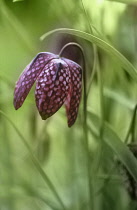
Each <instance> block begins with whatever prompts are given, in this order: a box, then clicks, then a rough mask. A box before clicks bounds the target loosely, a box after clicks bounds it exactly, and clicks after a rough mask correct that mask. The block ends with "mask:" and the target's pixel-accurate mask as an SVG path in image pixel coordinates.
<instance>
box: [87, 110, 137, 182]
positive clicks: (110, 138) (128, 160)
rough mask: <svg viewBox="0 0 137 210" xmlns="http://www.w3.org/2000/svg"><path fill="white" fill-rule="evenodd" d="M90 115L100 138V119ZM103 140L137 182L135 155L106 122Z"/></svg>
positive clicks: (89, 113) (92, 114)
mask: <svg viewBox="0 0 137 210" xmlns="http://www.w3.org/2000/svg"><path fill="white" fill-rule="evenodd" d="M88 115H89V116H90V118H91V120H92V124H93V125H94V127H95V132H96V134H97V136H99V129H98V127H99V124H100V118H99V117H98V116H97V115H96V114H94V113H93V112H91V111H88ZM103 140H104V141H105V142H106V144H107V145H108V146H109V147H110V148H111V149H112V150H113V151H114V152H115V154H116V155H117V157H118V158H119V160H121V162H122V163H123V164H124V165H125V167H126V168H127V170H128V171H129V172H130V174H131V175H132V176H133V178H134V179H135V181H137V160H136V158H135V157H134V156H133V154H132V153H131V152H130V151H129V149H128V148H127V146H126V145H125V144H124V143H123V142H122V141H121V139H120V138H119V137H118V136H117V134H116V133H115V131H114V130H113V129H112V128H111V126H110V125H109V124H108V123H106V122H104V130H103Z"/></svg>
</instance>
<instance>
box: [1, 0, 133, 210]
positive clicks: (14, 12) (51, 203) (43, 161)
mask: <svg viewBox="0 0 137 210" xmlns="http://www.w3.org/2000/svg"><path fill="white" fill-rule="evenodd" d="M92 27H93V28H92ZM57 28H72V29H77V30H81V31H84V32H87V33H93V34H94V35H95V36H97V37H99V38H101V39H103V40H104V41H105V42H106V43H109V44H111V45H112V46H114V47H115V48H116V49H117V50H118V51H119V52H121V53H122V54H123V55H124V56H125V57H126V58H127V59H128V60H129V61H130V62H131V63H132V64H133V65H134V67H135V68H136V67H137V2H136V1H132V0H131V1H128V0H127V1H126V0H125V1H124V0H123V1H121V2H118V1H117V2H115V1H105V0H92V1H91V0H75V1H74V0H69V1H67V0H59V1H57V0H50V1H48V0H39V1H38V0H23V1H12V0H5V1H4V0H1V1H0V110H1V111H3V112H4V113H5V114H6V115H7V116H8V117H9V119H10V120H11V121H12V122H13V123H14V125H15V127H16V128H17V129H18V130H19V131H20V132H21V133H22V135H23V136H24V138H25V140H26V141H27V142H28V144H29V145H30V147H31V149H32V153H33V154H34V156H35V157H36V158H37V160H38V161H39V163H40V165H41V167H42V168H43V170H44V171H45V173H46V174H47V176H48V177H49V179H50V180H51V182H52V184H53V185H54V187H53V188H54V190H56V191H57V193H58V195H59V197H60V199H61V201H62V202H63V204H64V205H61V203H60V202H59V201H58V199H57V196H56V195H55V193H54V192H53V191H54V190H52V189H51V188H50V187H49V183H48V182H46V180H44V179H43V178H42V176H41V174H40V173H39V170H38V168H37V167H35V164H34V163H33V161H32V158H31V154H30V152H29V151H28V150H27V148H26V146H25V145H24V144H23V142H22V139H21V137H20V136H19V135H18V133H17V131H16V129H15V128H14V127H13V126H12V125H11V123H10V122H9V120H7V119H6V118H5V117H4V116H3V115H2V114H0V210H32V209H33V210H51V209H56V210H58V209H68V210H69V209H70V210H72V209H75V210H80V209H81V210H82V209H91V210H104V209H105V210H110V209H111V210H130V209H132V210H134V209H136V208H137V203H136V200H133V199H132V198H131V197H130V196H129V194H128V192H127V191H126V188H125V185H127V182H126V183H125V177H124V175H122V176H121V175H120V173H119V170H118V166H117V164H116V159H117V158H118V157H117V154H116V153H114V151H113V150H112V149H111V148H110V147H109V146H108V144H106V142H104V141H103V140H102V138H98V137H97V136H96V135H94V132H92V131H91V132H90V131H89V133H88V137H89V158H90V161H89V162H90V170H91V177H90V179H91V194H92V197H91V198H90V199H91V203H92V206H90V205H89V193H88V187H89V186H88V184H87V180H88V177H87V165H86V152H85V147H84V143H83V142H84V137H83V125H82V122H83V102H82V101H81V105H80V108H79V114H78V119H77V121H76V123H75V124H74V126H73V127H72V128H68V127H67V120H66V115H65V109H64V107H62V108H61V109H60V110H59V111H58V112H57V113H56V114H55V115H54V116H52V117H51V118H50V119H48V120H46V121H42V120H41V117H40V116H39V114H38V111H37V109H36V105H35V99H34V88H35V87H33V88H32V90H31V92H30V94H29V96H28V97H27V99H26V100H25V102H24V104H23V106H22V107H21V108H20V109H19V110H18V111H16V110H15V109H14V107H13V93H14V86H15V82H16V81H17V79H18V77H19V75H20V74H21V72H22V71H23V69H24V68H25V67H26V65H27V64H28V63H29V62H30V61H31V60H32V59H33V57H34V56H36V54H37V53H39V52H41V51H46V52H47V51H50V52H53V53H59V51H60V49H61V48H62V46H63V45H64V44H65V43H67V42H70V41H75V42H78V43H79V44H81V46H82V47H83V49H84V53H85V57H86V72H87V85H88V87H90V88H89V92H88V98H87V103H88V109H89V110H92V112H93V113H95V114H97V115H98V116H101V114H102V110H103V117H104V120H105V121H107V122H108V124H110V125H111V126H112V128H113V129H114V131H115V132H116V134H117V135H118V136H119V137H120V139H121V140H122V141H123V142H124V141H125V137H126V135H127V132H128V128H129V124H130V121H131V118H132V113H133V109H134V107H135V105H136V101H137V91H136V90H137V83H136V81H135V80H134V79H133V78H131V77H130V75H129V74H127V72H126V71H125V69H124V68H123V67H121V65H120V64H119V62H118V61H117V60H116V59H115V57H113V56H111V55H110V54H109V52H108V53H107V54H106V52H105V51H104V50H102V49H100V48H98V47H96V46H95V45H93V44H92V43H91V42H88V41H86V40H84V39H82V38H78V37H76V36H72V35H68V34H63V33H54V34H52V35H50V36H48V37H47V38H45V39H44V40H43V41H41V40H40V37H41V36H42V35H43V34H44V33H46V32H48V31H50V30H54V29H57ZM91 29H92V30H91ZM64 56H66V57H68V58H71V59H73V60H74V61H76V62H78V63H81V57H80V53H79V51H78V50H77V49H74V48H70V49H69V50H68V51H67V52H66V54H65V55H64ZM98 71H100V73H99V74H97V72H98ZM93 72H95V73H94V74H93ZM99 75H100V76H101V82H100V81H99ZM92 77H93V78H92ZM91 78H92V79H91ZM101 83H102V85H101ZM102 86H103V89H102ZM102 90H103V91H102ZM101 92H103V105H102V103H101V102H102V101H101V100H102V99H101V94H100V93H101ZM88 121H89V125H90V128H91V130H92V126H93V125H92V117H91V116H90V115H88ZM96 129H97V130H99V125H97V126H96ZM135 140H136V139H135ZM110 141H112V142H113V139H110Z"/></svg>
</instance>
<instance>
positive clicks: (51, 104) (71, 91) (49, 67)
mask: <svg viewBox="0 0 137 210" xmlns="http://www.w3.org/2000/svg"><path fill="white" fill-rule="evenodd" d="M34 82H36V89H35V101H36V106H37V108H38V111H39V113H40V115H41V117H42V119H43V120H46V119H47V118H48V117H50V116H52V115H53V114H54V113H55V112H57V111H58V110H59V109H60V107H61V106H62V105H63V104H65V107H66V113H67V118H68V126H69V127H71V126H72V125H73V124H74V122H75V120H76V118H77V113H78V107H79V103H80V98H81V90H82V69H81V67H80V66H79V65H78V64H77V63H75V62H73V61H72V60H69V59H66V58H63V57H59V56H58V55H55V54H52V53H49V52H41V53H39V54H38V55H37V56H36V57H35V58H34V59H33V60H32V62H31V63H30V64H29V65H28V66H27V67H26V68H25V70H24V71H23V72H22V74H21V75H20V77H19V79H18V81H17V82H16V86H15V91H14V107H15V109H18V108H20V107H21V106H22V104H23V102H24V100H25V99H26V97H27V95H28V93H29V91H30V89H31V87H32V86H33V84H34Z"/></svg>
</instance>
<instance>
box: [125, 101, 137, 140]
mask: <svg viewBox="0 0 137 210" xmlns="http://www.w3.org/2000/svg"><path fill="white" fill-rule="evenodd" d="M136 113H137V104H136V106H135V108H134V112H133V116H132V119H131V123H130V125H129V130H128V132H127V135H126V138H125V141H124V142H125V143H128V139H129V136H130V134H131V142H134V141H135V124H136V123H135V121H136Z"/></svg>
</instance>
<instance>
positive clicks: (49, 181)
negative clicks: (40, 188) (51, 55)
mask: <svg viewBox="0 0 137 210" xmlns="http://www.w3.org/2000/svg"><path fill="white" fill-rule="evenodd" d="M0 114H2V115H3V116H4V117H5V118H6V119H7V120H8V122H9V123H10V124H11V125H12V127H13V128H14V129H15V131H16V132H17V134H18V135H19V137H20V139H21V140H22V142H23V144H24V145H25V147H26V148H27V150H28V152H29V154H30V156H31V159H32V161H33V163H34V165H35V167H36V168H37V170H38V172H39V173H40V175H41V177H42V178H43V179H44V181H45V182H46V183H47V185H48V186H49V188H50V190H51V192H52V193H53V194H54V196H55V198H56V199H57V201H58V202H59V203H60V205H61V206H62V209H64V210H65V209H66V208H65V206H64V203H63V202H62V200H61V198H60V196H59V194H58V192H57V191H56V189H55V186H54V185H53V183H52V182H51V180H50V179H49V177H48V175H47V174H46V173H45V171H44V170H43V169H42V167H41V166H40V163H39V161H38V160H37V159H36V157H35V156H34V154H33V152H32V150H31V147H30V146H29V144H28V142H27V141H26V139H25V138H24V136H23V135H22V134H21V132H20V131H19V130H18V128H17V127H16V125H15V124H14V123H13V122H12V121H11V119H9V117H8V116H7V115H6V114H5V113H4V112H2V111H1V110H0Z"/></svg>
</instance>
